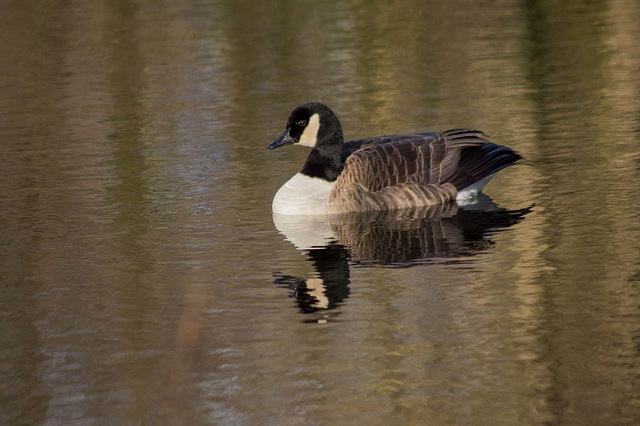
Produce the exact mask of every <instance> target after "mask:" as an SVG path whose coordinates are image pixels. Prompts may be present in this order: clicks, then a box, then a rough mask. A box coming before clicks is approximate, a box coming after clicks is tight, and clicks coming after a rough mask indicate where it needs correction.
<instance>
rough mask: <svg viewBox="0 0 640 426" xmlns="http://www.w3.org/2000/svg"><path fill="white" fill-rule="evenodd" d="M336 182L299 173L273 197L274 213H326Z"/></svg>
mask: <svg viewBox="0 0 640 426" xmlns="http://www.w3.org/2000/svg"><path fill="white" fill-rule="evenodd" d="M333 185H334V183H332V182H327V181H326V180H323V179H318V178H312V177H309V176H306V175H303V174H302V173H297V174H296V175H295V176H293V177H292V178H291V179H289V181H288V182H287V183H285V184H284V185H282V187H281V188H280V189H279V190H278V192H277V193H276V195H275V197H273V205H272V209H273V212H274V213H277V214H286V215H316V214H324V213H326V210H327V206H328V204H329V194H330V193H331V190H332V189H333Z"/></svg>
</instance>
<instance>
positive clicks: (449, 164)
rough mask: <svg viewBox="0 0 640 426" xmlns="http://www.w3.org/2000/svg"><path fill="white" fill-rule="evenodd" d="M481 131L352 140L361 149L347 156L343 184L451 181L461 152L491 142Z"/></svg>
mask: <svg viewBox="0 0 640 426" xmlns="http://www.w3.org/2000/svg"><path fill="white" fill-rule="evenodd" d="M483 136H485V135H484V134H483V133H482V132H480V131H477V130H464V129H454V130H447V131H446V132H442V133H419V134H415V135H406V136H395V135H394V136H382V137H380V138H375V139H363V140H359V141H354V142H350V143H349V144H358V148H359V149H357V150H355V151H354V152H353V153H352V154H351V155H349V156H348V157H347V158H346V161H345V165H344V170H343V172H342V174H341V175H340V177H339V178H338V180H339V181H341V183H344V184H350V183H359V184H361V185H363V186H364V187H365V188H366V189H367V190H369V191H380V190H381V189H383V188H386V187H390V186H395V185H398V184H402V183H417V184H420V185H428V184H443V183H447V182H448V179H450V178H451V177H452V176H453V175H454V174H455V172H456V168H457V165H458V161H459V158H460V151H461V150H462V149H463V148H466V147H472V146H480V145H482V144H483V143H487V141H486V140H485V139H483V138H482V137H483Z"/></svg>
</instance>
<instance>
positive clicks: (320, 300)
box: [273, 194, 532, 313]
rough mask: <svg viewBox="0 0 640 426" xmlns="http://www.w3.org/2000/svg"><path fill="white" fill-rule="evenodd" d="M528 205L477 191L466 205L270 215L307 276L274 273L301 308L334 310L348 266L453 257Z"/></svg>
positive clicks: (471, 251)
mask: <svg viewBox="0 0 640 426" xmlns="http://www.w3.org/2000/svg"><path fill="white" fill-rule="evenodd" d="M531 209H532V207H527V208H524V209H518V210H507V209H504V208H499V207H498V206H497V205H496V204H495V203H494V202H493V201H492V200H491V199H490V198H489V197H488V196H486V195H484V194H479V195H478V197H477V199H476V201H475V202H474V203H473V204H468V205H459V204H456V203H448V204H445V205H438V206H431V207H425V208H419V209H402V210H392V211H377V212H359V213H349V214H344V215H333V216H322V217H293V216H280V215H274V216H273V220H274V224H275V226H276V228H277V229H278V231H279V232H280V233H281V234H283V235H284V237H285V238H286V239H287V240H289V241H290V242H292V243H293V244H294V245H295V247H296V248H297V249H298V250H300V251H302V252H303V253H304V254H305V255H306V256H307V258H308V260H309V261H310V262H311V265H312V267H313V273H312V274H310V275H309V276H308V277H307V278H302V277H297V276H293V275H286V274H281V273H274V283H275V284H276V285H277V286H280V287H285V288H287V289H289V291H290V296H291V297H293V298H295V300H296V304H297V306H298V308H299V309H300V311H301V312H303V313H312V312H318V311H326V310H330V309H334V308H335V307H337V306H338V305H339V304H340V303H342V302H343V301H344V300H345V299H347V298H348V296H349V280H350V266H382V267H394V268H406V267H410V266H415V265H420V264H430V263H452V262H453V263H455V262H460V261H462V259H467V258H468V257H470V256H474V255H476V254H478V253H481V252H483V251H485V250H487V249H488V248H490V247H491V246H492V245H494V244H495V243H494V241H493V240H491V235H493V234H496V233H498V232H501V231H503V230H505V229H507V228H509V227H510V226H512V225H514V224H516V223H518V222H520V221H521V220H522V219H523V218H524V216H525V215H526V214H527V213H529V212H530V211H531Z"/></svg>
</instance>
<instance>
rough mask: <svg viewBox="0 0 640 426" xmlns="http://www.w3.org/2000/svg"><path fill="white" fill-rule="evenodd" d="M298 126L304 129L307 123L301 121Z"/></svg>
mask: <svg viewBox="0 0 640 426" xmlns="http://www.w3.org/2000/svg"><path fill="white" fill-rule="evenodd" d="M296 124H297V125H298V126H300V127H304V126H306V125H307V122H306V121H305V120H300V121H297V122H296Z"/></svg>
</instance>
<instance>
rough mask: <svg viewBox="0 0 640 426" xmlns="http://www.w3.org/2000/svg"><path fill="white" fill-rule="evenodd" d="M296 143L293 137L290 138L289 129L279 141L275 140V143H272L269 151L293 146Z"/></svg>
mask: <svg viewBox="0 0 640 426" xmlns="http://www.w3.org/2000/svg"><path fill="white" fill-rule="evenodd" d="M295 142H297V141H296V140H295V139H294V138H292V137H291V136H289V129H287V130H285V131H284V133H283V134H281V135H280V137H279V138H278V139H276V140H275V142H272V143H271V144H269V146H268V147H267V149H268V150H272V149H276V148H279V147H281V146H285V145H291V144H292V143H295Z"/></svg>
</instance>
